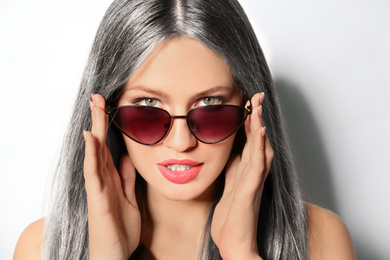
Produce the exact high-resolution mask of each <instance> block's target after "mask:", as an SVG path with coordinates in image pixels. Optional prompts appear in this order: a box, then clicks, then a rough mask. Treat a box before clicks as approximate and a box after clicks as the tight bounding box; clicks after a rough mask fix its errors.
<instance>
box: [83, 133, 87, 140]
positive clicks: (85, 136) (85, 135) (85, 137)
mask: <svg viewBox="0 0 390 260" xmlns="http://www.w3.org/2000/svg"><path fill="white" fill-rule="evenodd" d="M83 136H84V141H85V142H86V141H87V131H85V130H83Z"/></svg>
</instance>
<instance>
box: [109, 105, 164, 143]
mask: <svg viewBox="0 0 390 260" xmlns="http://www.w3.org/2000/svg"><path fill="white" fill-rule="evenodd" d="M113 119H114V121H115V123H116V124H117V125H118V126H119V128H120V129H121V130H122V131H123V132H124V133H125V134H126V135H127V136H129V137H130V138H131V139H133V140H135V141H137V142H139V143H142V144H154V143H157V142H158V141H160V140H161V139H162V138H163V137H164V135H165V134H166V133H167V131H168V129H169V124H170V116H169V114H168V112H166V111H165V110H162V109H159V108H154V107H121V108H119V109H118V111H117V113H116V115H115V117H114V118H113Z"/></svg>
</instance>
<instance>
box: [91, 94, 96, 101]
mask: <svg viewBox="0 0 390 260" xmlns="http://www.w3.org/2000/svg"><path fill="white" fill-rule="evenodd" d="M94 98H95V94H93V93H92V94H91V100H92V101H94Z"/></svg>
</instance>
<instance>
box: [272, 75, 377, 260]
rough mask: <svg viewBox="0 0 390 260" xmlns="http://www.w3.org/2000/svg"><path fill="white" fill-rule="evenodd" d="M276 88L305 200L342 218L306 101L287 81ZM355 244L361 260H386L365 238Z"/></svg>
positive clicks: (294, 86) (322, 149) (324, 156)
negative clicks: (366, 242) (371, 247)
mask: <svg viewBox="0 0 390 260" xmlns="http://www.w3.org/2000/svg"><path fill="white" fill-rule="evenodd" d="M275 87H276V91H277V93H278V96H279V101H280V105H281V109H282V114H283V117H284V120H285V124H286V132H287V135H288V138H289V142H290V146H291V150H292V153H293V157H294V161H295V164H296V169H297V173H298V176H299V181H300V185H301V189H302V193H303V196H304V199H305V200H306V201H309V202H312V203H314V204H316V205H319V206H322V207H324V208H327V209H330V210H332V211H333V212H335V213H337V214H340V210H339V207H338V205H337V201H336V198H335V192H334V185H333V180H332V175H331V171H330V164H329V161H328V158H327V156H326V152H325V147H324V144H323V140H322V138H321V136H320V132H319V129H318V126H317V123H316V119H315V117H314V115H313V114H312V113H311V109H310V107H309V105H308V103H307V102H306V100H305V97H304V96H303V94H302V93H301V91H300V89H299V88H298V87H297V86H296V85H294V84H293V83H291V82H289V81H287V80H286V79H282V78H276V79H275ZM352 240H353V241H354V247H355V252H356V255H357V258H358V259H363V260H364V259H370V260H382V258H381V257H379V256H377V255H376V253H375V251H374V250H372V249H370V248H369V247H368V245H367V244H365V243H364V242H363V243H362V241H364V238H352Z"/></svg>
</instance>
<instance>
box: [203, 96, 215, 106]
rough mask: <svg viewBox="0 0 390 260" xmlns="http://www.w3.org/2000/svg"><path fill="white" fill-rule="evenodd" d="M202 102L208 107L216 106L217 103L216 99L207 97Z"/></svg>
mask: <svg viewBox="0 0 390 260" xmlns="http://www.w3.org/2000/svg"><path fill="white" fill-rule="evenodd" d="M202 100H203V102H204V103H205V104H206V105H207V106H210V105H214V103H215V97H206V98H203V99H202Z"/></svg>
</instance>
